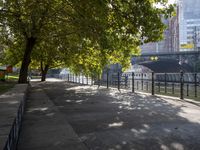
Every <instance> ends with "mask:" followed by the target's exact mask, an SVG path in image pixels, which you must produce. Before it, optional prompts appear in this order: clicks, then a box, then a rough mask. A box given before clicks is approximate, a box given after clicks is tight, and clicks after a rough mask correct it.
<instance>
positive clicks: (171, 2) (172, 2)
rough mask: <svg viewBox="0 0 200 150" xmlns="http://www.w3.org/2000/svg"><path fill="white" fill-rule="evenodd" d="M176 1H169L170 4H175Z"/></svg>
mask: <svg viewBox="0 0 200 150" xmlns="http://www.w3.org/2000/svg"><path fill="white" fill-rule="evenodd" d="M175 1H176V0H168V2H169V4H174V3H175Z"/></svg>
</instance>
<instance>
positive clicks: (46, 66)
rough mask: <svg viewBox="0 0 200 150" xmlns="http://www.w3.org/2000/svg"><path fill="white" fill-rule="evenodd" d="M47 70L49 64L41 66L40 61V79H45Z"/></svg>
mask: <svg viewBox="0 0 200 150" xmlns="http://www.w3.org/2000/svg"><path fill="white" fill-rule="evenodd" d="M48 70H49V65H45V67H44V68H43V67H42V63H41V72H42V77H41V81H42V82H43V81H46V75H47V71H48Z"/></svg>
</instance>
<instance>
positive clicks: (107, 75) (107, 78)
mask: <svg viewBox="0 0 200 150" xmlns="http://www.w3.org/2000/svg"><path fill="white" fill-rule="evenodd" d="M108 82H109V73H108V71H107V73H106V87H107V89H108V88H109V85H108Z"/></svg>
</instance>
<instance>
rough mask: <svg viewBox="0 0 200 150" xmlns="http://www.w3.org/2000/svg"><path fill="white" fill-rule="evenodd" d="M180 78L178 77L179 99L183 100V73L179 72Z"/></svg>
mask: <svg viewBox="0 0 200 150" xmlns="http://www.w3.org/2000/svg"><path fill="white" fill-rule="evenodd" d="M180 75H181V77H180V85H181V87H180V98H181V99H183V98H184V96H183V86H184V80H183V71H181V73H180Z"/></svg>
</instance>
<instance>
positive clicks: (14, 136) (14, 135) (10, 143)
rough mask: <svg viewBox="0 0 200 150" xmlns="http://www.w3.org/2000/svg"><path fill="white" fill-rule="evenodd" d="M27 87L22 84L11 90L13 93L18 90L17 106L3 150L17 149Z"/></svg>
mask: <svg viewBox="0 0 200 150" xmlns="http://www.w3.org/2000/svg"><path fill="white" fill-rule="evenodd" d="M21 86H23V87H22V88H21ZM28 87H29V85H27V84H24V85H18V84H17V85H15V87H14V88H13V89H12V90H13V91H14V90H15V89H19V92H17V93H16V96H17V101H18V102H19V105H18V108H17V111H16V114H15V116H14V115H13V119H14V120H13V123H12V125H11V129H10V130H9V134H8V135H7V139H6V142H5V145H4V148H3V150H15V149H16V147H17V142H18V138H19V133H20V128H21V124H22V117H23V114H24V108H25V101H26V98H27V94H28ZM23 88H25V89H23ZM12 90H11V91H12ZM11 91H9V92H11ZM5 94H6V93H5ZM7 95H9V94H7ZM7 99H8V101H9V99H10V98H9V96H8V98H7Z"/></svg>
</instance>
